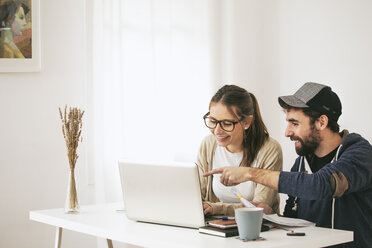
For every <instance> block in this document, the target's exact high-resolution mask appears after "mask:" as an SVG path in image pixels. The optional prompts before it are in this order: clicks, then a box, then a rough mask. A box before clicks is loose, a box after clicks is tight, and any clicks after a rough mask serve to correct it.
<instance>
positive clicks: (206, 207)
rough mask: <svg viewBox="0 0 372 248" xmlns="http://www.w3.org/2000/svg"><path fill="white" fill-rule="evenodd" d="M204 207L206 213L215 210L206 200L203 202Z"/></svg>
mask: <svg viewBox="0 0 372 248" xmlns="http://www.w3.org/2000/svg"><path fill="white" fill-rule="evenodd" d="M203 209H204V215H207V214H211V213H212V212H213V208H212V207H211V205H209V204H208V203H206V202H203Z"/></svg>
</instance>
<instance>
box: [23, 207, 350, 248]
mask: <svg viewBox="0 0 372 248" xmlns="http://www.w3.org/2000/svg"><path fill="white" fill-rule="evenodd" d="M118 207H119V204H102V205H89V206H82V207H81V210H80V214H77V215H71V214H65V213H64V212H63V209H62V208H61V209H48V210H40V211H31V212H30V219H31V220H34V221H38V222H42V223H45V224H49V225H52V226H56V227H57V233H56V243H55V247H56V248H57V247H58V248H59V247H61V235H62V229H63V228H64V229H68V230H72V231H76V232H80V233H85V234H89V235H93V236H97V237H101V238H105V239H107V242H108V246H109V247H112V240H114V241H119V242H123V243H128V244H133V245H138V246H144V247H161V248H164V247H171V248H173V247H213V248H222V247H229V248H239V247H245V248H247V247H250V248H251V247H252V248H255V247H257V248H260V247H261V248H263V247H265V248H267V247H285V248H289V247H296V248H297V247H301V248H305V247H322V246H328V245H334V244H339V243H346V242H350V241H352V240H353V232H350V231H341V230H332V229H327V228H320V227H302V228H298V229H300V230H301V232H305V233H306V236H304V237H290V236H287V235H286V233H287V231H284V230H270V231H267V232H263V233H261V235H260V236H261V237H263V238H265V239H266V240H265V241H256V242H242V241H240V240H238V239H236V237H231V238H222V237H217V236H211V235H207V234H201V233H199V232H198V230H196V229H190V228H182V227H173V226H165V225H157V224H149V223H140V222H135V221H131V220H128V219H127V218H126V216H125V213H124V212H117V211H116V210H117V208H118Z"/></svg>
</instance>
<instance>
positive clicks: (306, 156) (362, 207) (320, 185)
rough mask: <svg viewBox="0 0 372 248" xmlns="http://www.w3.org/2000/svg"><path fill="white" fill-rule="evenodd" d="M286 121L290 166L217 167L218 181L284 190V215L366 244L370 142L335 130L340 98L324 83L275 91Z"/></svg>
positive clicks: (371, 200)
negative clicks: (286, 169) (283, 93)
mask: <svg viewBox="0 0 372 248" xmlns="http://www.w3.org/2000/svg"><path fill="white" fill-rule="evenodd" d="M278 100H279V104H280V105H281V106H282V107H283V109H284V111H285V113H286V120H287V122H288V125H287V128H286V132H285V136H286V137H289V138H290V139H291V140H293V141H295V149H296V152H297V154H298V155H299V157H298V158H297V159H296V161H295V163H294V165H293V167H292V169H291V172H278V171H268V170H262V169H256V168H249V167H235V168H234V167H223V168H219V169H216V170H212V171H210V172H208V173H205V174H204V176H209V175H212V174H215V173H221V174H222V175H221V179H220V180H221V182H222V183H223V184H224V185H227V186H232V185H237V184H239V183H241V182H244V181H254V182H256V183H260V184H263V185H266V186H269V187H271V188H273V189H276V190H278V191H279V192H280V193H286V194H288V195H289V198H288V200H287V202H286V206H285V210H284V215H285V216H289V217H296V218H301V219H305V220H309V221H311V222H315V223H316V225H317V226H321V227H328V228H335V229H343V230H351V231H354V242H350V243H347V244H342V245H339V246H337V247H358V248H359V247H370V246H371V244H372V225H371V223H372V146H371V144H370V143H369V142H368V141H367V140H365V139H364V138H362V137H361V136H360V135H359V134H355V133H352V134H349V132H348V131H347V130H343V131H342V132H340V133H339V125H338V124H337V121H338V118H339V116H340V115H341V102H340V100H339V98H338V96H337V95H336V93H334V92H333V91H332V90H331V88H330V87H328V86H326V85H322V84H317V83H306V84H304V85H303V86H302V87H301V88H300V89H299V90H298V91H297V92H296V93H295V94H294V95H291V96H282V97H279V99H278Z"/></svg>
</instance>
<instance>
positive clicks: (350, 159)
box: [278, 133, 372, 248]
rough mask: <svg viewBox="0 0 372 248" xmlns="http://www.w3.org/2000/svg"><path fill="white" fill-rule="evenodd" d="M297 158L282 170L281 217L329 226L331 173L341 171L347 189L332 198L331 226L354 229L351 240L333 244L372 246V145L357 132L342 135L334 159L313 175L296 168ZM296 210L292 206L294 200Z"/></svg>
mask: <svg viewBox="0 0 372 248" xmlns="http://www.w3.org/2000/svg"><path fill="white" fill-rule="evenodd" d="M300 160H301V157H298V158H297V159H296V161H295V164H294V165H293V167H292V169H291V172H281V173H280V176H279V185H278V187H279V189H278V191H279V192H280V193H286V194H288V196H289V198H288V200H287V204H286V206H285V210H284V216H287V217H297V218H300V219H305V220H308V221H311V222H315V223H316V225H317V226H320V227H328V228H330V227H331V225H332V224H331V223H332V199H333V196H334V193H335V192H334V187H333V188H332V185H331V181H332V177H334V175H336V174H338V175H340V173H341V174H343V175H344V176H345V177H346V180H347V183H348V189H347V190H346V191H345V192H344V193H343V194H342V195H338V196H337V197H336V198H335V209H334V228H335V229H342V230H350V231H354V242H351V243H347V244H341V245H338V246H335V247H357V248H363V247H372V146H371V144H370V143H369V142H368V141H367V140H365V139H364V138H362V137H361V136H360V135H359V134H355V133H353V134H348V135H346V136H345V137H343V142H342V146H341V148H340V151H339V155H338V158H337V161H334V162H332V163H327V164H325V165H324V166H323V167H322V168H321V169H319V170H318V171H316V172H315V173H314V174H305V173H304V172H303V171H304V169H303V165H301V167H300V168H301V170H300V171H301V172H298V171H299V164H300ZM295 200H296V201H297V209H293V207H294V205H295V204H294V201H295Z"/></svg>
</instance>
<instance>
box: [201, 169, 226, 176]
mask: <svg viewBox="0 0 372 248" xmlns="http://www.w3.org/2000/svg"><path fill="white" fill-rule="evenodd" d="M222 172H223V168H218V169H214V170H211V171H208V172H206V173H204V174H203V176H205V177H207V176H210V175H213V174H221V173H222Z"/></svg>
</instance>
